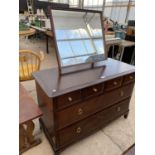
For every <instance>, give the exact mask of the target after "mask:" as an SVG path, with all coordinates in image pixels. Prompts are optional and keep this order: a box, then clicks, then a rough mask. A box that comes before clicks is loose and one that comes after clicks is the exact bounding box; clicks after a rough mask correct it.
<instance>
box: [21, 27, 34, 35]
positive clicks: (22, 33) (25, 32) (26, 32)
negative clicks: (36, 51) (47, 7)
mask: <svg viewBox="0 0 155 155" xmlns="http://www.w3.org/2000/svg"><path fill="white" fill-rule="evenodd" d="M35 33H36V30H35V29H33V28H30V29H28V30H24V31H19V36H20V37H28V36H31V35H34V34H35Z"/></svg>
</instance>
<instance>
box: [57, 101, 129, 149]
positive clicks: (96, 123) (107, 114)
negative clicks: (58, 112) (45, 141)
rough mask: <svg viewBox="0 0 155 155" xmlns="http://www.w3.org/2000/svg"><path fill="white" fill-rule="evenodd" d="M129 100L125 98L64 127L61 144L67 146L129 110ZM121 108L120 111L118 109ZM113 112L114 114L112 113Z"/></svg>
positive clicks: (61, 133) (61, 131) (60, 133)
mask: <svg viewBox="0 0 155 155" xmlns="http://www.w3.org/2000/svg"><path fill="white" fill-rule="evenodd" d="M128 101H129V100H125V101H123V102H121V103H119V104H117V105H115V106H113V107H111V108H109V109H106V110H104V111H101V112H100V113H97V114H95V115H93V116H91V117H89V118H87V119H85V120H83V121H80V122H78V123H76V124H72V125H71V126H69V127H67V128H64V129H63V130H60V131H59V136H60V146H61V147H62V146H65V145H67V144H68V143H71V142H73V141H76V140H78V139H79V138H81V137H83V136H85V134H88V133H91V132H93V131H94V130H96V128H101V127H103V126H104V124H106V123H107V122H109V121H110V120H113V119H114V118H116V117H118V116H120V115H121V114H122V113H124V112H126V111H128V106H129V102H128ZM119 108H120V110H119V111H118V109H119ZM111 114H112V115H111Z"/></svg>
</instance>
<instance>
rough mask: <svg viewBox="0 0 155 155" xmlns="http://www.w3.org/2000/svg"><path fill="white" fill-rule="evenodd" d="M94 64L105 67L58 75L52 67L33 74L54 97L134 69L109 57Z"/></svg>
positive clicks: (49, 95)
mask: <svg viewBox="0 0 155 155" xmlns="http://www.w3.org/2000/svg"><path fill="white" fill-rule="evenodd" d="M96 64H101V65H105V66H106V67H105V68H104V67H97V68H94V69H88V70H85V71H80V72H75V73H70V74H65V75H59V70H58V68H52V69H47V70H41V71H38V72H34V73H33V76H34V78H35V80H36V81H37V82H38V83H39V85H40V86H41V88H42V89H43V90H44V92H45V93H46V94H47V95H48V97H56V96H59V95H62V94H65V93H68V92H72V91H75V90H77V89H82V88H85V87H89V86H90V85H95V84H99V83H101V82H104V81H107V80H110V79H113V78H115V77H119V76H123V75H126V74H129V73H132V72H134V70H135V68H134V66H131V65H129V64H126V63H123V62H120V61H117V60H114V59H110V58H108V59H107V60H105V61H101V62H98V63H96Z"/></svg>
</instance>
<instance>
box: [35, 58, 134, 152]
mask: <svg viewBox="0 0 155 155" xmlns="http://www.w3.org/2000/svg"><path fill="white" fill-rule="evenodd" d="M103 63H105V64H106V67H105V68H104V69H103V68H102V67H100V68H95V69H91V70H86V71H81V72H78V73H72V74H67V75H64V76H60V75H59V74H58V69H56V68H55V69H49V70H45V71H40V72H37V73H34V77H35V81H36V88H37V96H38V102H39V106H40V108H41V109H42V111H43V113H44V115H43V116H42V117H41V118H40V122H41V125H42V127H43V130H44V132H45V134H46V136H47V138H48V139H49V142H50V144H51V145H52V147H53V149H54V152H55V154H60V153H61V152H62V151H63V150H64V149H65V148H66V147H68V146H69V145H71V144H72V143H74V142H76V141H78V140H80V139H83V138H84V137H86V136H88V135H90V134H92V133H94V132H96V131H98V130H99V129H101V128H102V127H104V126H105V125H107V124H108V123H110V122H111V121H113V120H114V119H116V118H118V117H119V116H122V115H123V116H124V118H127V116H128V113H129V101H130V98H131V95H132V90H133V87H134V80H131V78H129V76H130V74H131V75H132V74H133V73H134V67H132V66H131V65H127V64H125V63H122V62H118V61H116V60H112V59H109V60H107V61H106V62H103ZM101 77H102V78H101ZM114 81H117V85H115V86H113V85H112V83H113V82H114ZM94 88H95V91H94ZM53 90H54V91H53ZM96 90H97V91H96ZM69 97H71V99H69ZM68 99H69V100H68ZM78 127H80V128H78ZM76 131H77V132H78V133H75V132H76Z"/></svg>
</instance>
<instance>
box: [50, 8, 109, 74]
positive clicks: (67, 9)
mask: <svg viewBox="0 0 155 155" xmlns="http://www.w3.org/2000/svg"><path fill="white" fill-rule="evenodd" d="M52 10H61V11H75V12H88V13H98V14H100V19H101V27H102V28H101V29H102V35H103V48H104V52H105V53H104V56H105V60H106V59H107V51H106V43H105V34H104V24H103V20H104V19H103V14H102V11H98V10H86V9H79V8H52V7H51V6H49V7H48V12H49V17H50V22H51V31H52V33H53V39H54V45H55V50H56V57H57V62H58V68H59V73H60V74H66V73H70V72H78V71H81V70H86V69H90V68H92V66H94V63H96V62H94V63H93V62H92V63H89V62H86V63H80V64H73V65H68V66H64V67H63V66H61V57H60V54H59V50H58V45H57V40H56V33H55V27H54V21H53V16H52ZM103 61H104V60H103ZM98 62H100V61H98ZM88 64H90V67H88V68H86V67H83V69H78V68H79V66H82V65H86V66H88ZM76 66H77V70H75V68H76ZM68 68H71V69H68ZM72 68H74V70H72ZM62 69H64V70H66V72H65V71H64V72H63V70H62ZM67 70H69V72H67ZM71 70H72V71H71Z"/></svg>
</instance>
